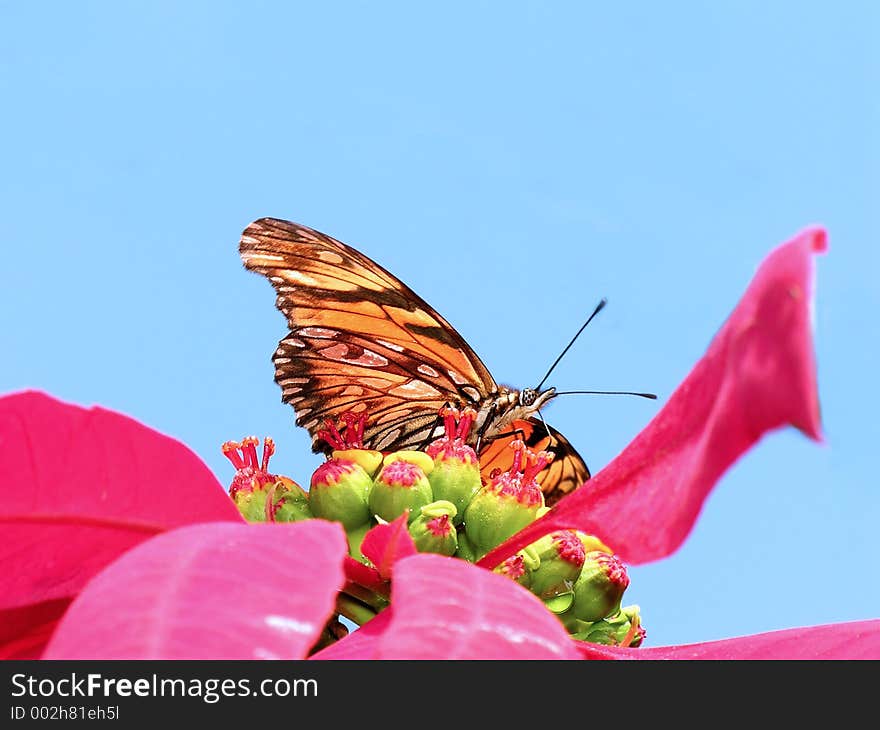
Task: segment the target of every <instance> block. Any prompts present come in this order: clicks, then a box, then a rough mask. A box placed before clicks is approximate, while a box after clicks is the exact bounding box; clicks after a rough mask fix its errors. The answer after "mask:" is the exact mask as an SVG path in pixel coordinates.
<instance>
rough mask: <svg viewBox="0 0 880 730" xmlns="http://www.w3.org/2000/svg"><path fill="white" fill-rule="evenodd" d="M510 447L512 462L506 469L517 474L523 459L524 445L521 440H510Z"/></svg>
mask: <svg viewBox="0 0 880 730" xmlns="http://www.w3.org/2000/svg"><path fill="white" fill-rule="evenodd" d="M510 448H511V449H513V464H511V465H510V469H508V470H507V471H508V473H509V474H511V475H513V474H519V473H520V466H521V465H522V459H523V451H524V450H526V451H527V449H526V445H525V444H524V443H523V442H522V441H511V442H510Z"/></svg>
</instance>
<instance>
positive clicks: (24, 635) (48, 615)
mask: <svg viewBox="0 0 880 730" xmlns="http://www.w3.org/2000/svg"><path fill="white" fill-rule="evenodd" d="M69 605H70V599H69V598H59V599H56V600H54V601H44V602H43V603H34V604H30V605H28V606H21V607H19V608H7V609H6V610H3V611H0V659H39V658H40V657H41V656H42V654H43V650H44V649H45V648H46V644H48V643H49V639H50V638H52V634H53V633H54V631H55V627H56V626H57V625H58V621H59V620H60V619H61V617H62V616H63V615H64V612H65V611H66V610H67V607H68V606H69Z"/></svg>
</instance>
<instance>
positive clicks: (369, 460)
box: [330, 449, 383, 478]
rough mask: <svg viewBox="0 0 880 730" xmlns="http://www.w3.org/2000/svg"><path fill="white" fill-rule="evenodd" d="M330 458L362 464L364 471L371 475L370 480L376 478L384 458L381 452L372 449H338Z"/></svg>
mask: <svg viewBox="0 0 880 730" xmlns="http://www.w3.org/2000/svg"><path fill="white" fill-rule="evenodd" d="M330 457H331V458H333V459H342V460H343V461H353V462H355V463H356V464H360V465H361V466H362V467H363V468H364V471H365V472H367V474H369V475H370V478H372V477H374V476H376V472H377V471H379V467H380V466H382V458H383V457H382V452H381V451H374V450H372V449H337V450H335V451H334V452H333V453H332V454H330Z"/></svg>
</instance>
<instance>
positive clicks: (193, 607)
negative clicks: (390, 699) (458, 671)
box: [0, 229, 880, 659]
mask: <svg viewBox="0 0 880 730" xmlns="http://www.w3.org/2000/svg"><path fill="white" fill-rule="evenodd" d="M825 245H826V243H825V234H824V232H823V231H821V230H820V229H809V230H807V231H804V232H803V233H801V234H800V235H798V236H797V237H795V238H794V239H792V240H791V241H789V242H787V243H786V244H783V245H782V246H781V247H779V248H778V249H777V250H776V251H774V252H773V253H772V254H771V255H770V256H769V257H768V258H767V259H766V260H765V262H764V263H763V264H762V266H761V268H760V269H759V271H758V273H757V274H756V276H755V279H754V281H753V282H752V284H751V285H750V287H749V288H748V290H747V291H746V293H745V295H744V297H743V299H742V300H741V302H740V303H739V305H738V306H737V307H736V309H735V310H734V312H733V313H732V315H731V316H730V318H729V319H728V321H727V322H726V323H725V325H724V326H723V327H722V328H721V330H720V331H719V332H718V334H717V335H716V337H715V339H714V340H713V342H712V343H711V345H710V346H709V349H708V351H707V353H706V354H705V355H704V357H703V358H702V359H701V360H700V361H699V362H698V363H697V365H696V366H695V368H694V370H693V371H692V372H691V373H690V375H688V377H687V378H686V379H685V381H684V382H683V383H682V385H681V386H680V387H679V388H678V389H677V390H676V392H675V393H674V394H673V396H672V397H671V398H670V399H669V401H668V403H667V404H666V406H665V407H664V408H663V409H662V410H661V411H660V413H658V415H657V416H656V417H655V418H654V420H653V421H652V422H651V423H650V424H649V425H648V426H647V427H646V428H645V429H644V431H643V432H642V433H641V434H639V435H638V436H637V437H636V439H635V440H634V441H633V442H632V443H631V444H630V445H629V446H628V447H627V448H626V449H624V451H623V452H622V453H621V454H620V455H619V456H618V457H617V458H616V459H614V460H613V461H612V462H611V463H610V464H609V465H608V466H607V467H606V468H605V469H603V470H602V471H600V472H599V473H597V474H596V475H595V477H594V478H593V480H591V482H589V483H588V484H587V485H586V486H585V487H584V488H582V489H579V490H577V491H575V492H574V493H573V494H571V495H569V496H568V497H566V498H565V499H563V500H561V501H560V502H559V503H558V504H557V505H556V507H555V508H554V509H553V510H551V511H550V512H548V513H547V515H545V516H544V517H543V518H541V519H539V520H537V521H535V522H533V523H532V524H531V525H529V526H528V527H527V528H525V529H524V530H522V531H521V532H520V533H518V534H516V535H514V536H513V537H512V538H510V539H509V540H508V541H507V542H505V543H503V544H502V545H501V546H499V547H498V548H496V549H495V550H493V551H492V552H490V553H489V554H488V555H487V556H486V557H485V558H484V559H483V561H481V562H482V564H483V566H484V567H477V566H475V565H472V564H469V563H467V562H466V561H463V560H459V559H455V558H446V557H442V556H438V555H424V554H413V549H412V545H411V540H410V539H409V537H408V535H407V534H406V533H405V531H404V530H403V522H400V523H399V524H395V523H391V524H388V525H382V526H380V527H379V528H374V530H373V531H372V532H371V533H369V534H368V538H364V543H363V548H364V555H365V556H366V558H367V559H368V560H370V561H372V566H370V565H365V564H364V563H361V562H358V561H355V560H353V559H352V558H351V557H350V556H349V555H348V554H347V549H346V541H345V536H344V535H343V533H342V532H341V530H340V529H339V528H338V526H336V525H333V524H330V523H326V522H322V521H320V520H308V521H306V522H302V523H296V524H276V525H271V526H266V525H247V524H244V523H243V520H242V519H241V518H240V517H239V515H238V513H237V511H236V510H235V509H234V508H233V507H232V502H231V501H230V500H229V498H228V497H227V496H226V495H225V494H224V493H223V492H224V490H223V489H222V487H220V485H219V484H218V483H217V482H216V480H215V479H214V478H213V477H212V476H211V475H210V472H208V471H207V469H206V468H205V467H204V465H202V464H201V463H200V462H199V461H198V459H197V458H196V457H195V456H194V455H192V453H191V452H189V451H188V450H187V449H186V448H185V447H184V446H182V445H181V444H179V443H177V442H175V441H173V440H172V439H168V438H167V437H164V436H161V435H159V434H156V433H155V432H152V431H150V430H149V429H147V428H145V427H143V426H141V425H139V424H137V423H135V422H133V421H131V419H127V418H125V417H124V416H120V415H118V414H112V413H110V412H108V411H104V410H102V409H91V410H86V409H82V408H79V407H76V406H71V405H67V404H62V403H60V402H58V401H55V400H54V399H51V398H49V397H48V396H45V395H42V394H37V393H24V394H16V395H12V396H8V397H6V398H3V399H0V445H2V446H4V447H5V451H6V453H7V454H12V453H15V454H17V455H18V456H19V458H16V459H7V460H6V461H5V462H4V463H3V464H2V465H0V469H2V471H0V475H2V480H0V483H4V484H15V485H16V486H17V489H16V490H7V492H12V493H13V494H12V497H11V499H8V500H7V501H6V502H5V503H3V502H0V521H2V522H3V523H4V528H5V536H7V539H6V540H5V541H4V542H3V544H2V548H0V550H3V552H2V553H0V556H2V558H3V564H4V574H3V578H2V579H0V580H2V583H0V585H2V587H3V590H2V591H0V601H2V602H0V619H2V621H0V626H3V627H4V628H3V630H2V633H0V651H3V652H5V655H6V656H39V655H41V654H42V655H44V656H47V657H52V658H65V657H78V658H83V657H91V658H102V657H108V658H109V657H114V658H120V657H128V658H133V657H150V658H160V657H169V658H170V657H174V658H180V657H202V658H207V657H209V656H210V657H221V656H222V657H242V658H243V657H247V658H259V657H287V658H295V657H303V656H307V655H308V654H309V653H310V652H314V650H315V647H316V646H320V642H321V637H322V636H324V635H326V633H327V628H326V627H327V622H328V620H331V619H332V617H333V616H335V615H336V614H337V613H338V611H339V608H340V604H339V602H340V601H341V600H342V598H341V594H340V593H339V591H340V588H342V589H345V587H346V586H360V587H364V588H366V589H367V590H370V591H375V592H376V595H379V596H381V597H382V598H383V599H385V598H386V597H387V596H388V594H389V593H390V606H389V607H388V608H386V609H385V610H384V611H382V612H381V613H379V614H378V615H376V616H375V618H372V619H371V620H369V621H368V622H366V623H365V624H364V625H363V626H362V627H361V628H360V629H358V630H357V631H355V632H353V633H352V634H350V635H349V636H347V637H345V638H343V639H342V640H340V641H337V642H336V643H333V644H332V645H330V646H329V647H328V648H325V649H323V650H321V651H319V652H317V653H316V654H315V655H314V656H315V657H316V658H397V657H419V658H453V657H454V658H504V657H511V658H524V657H533V658H538V657H544V658H550V657H552V658H579V657H583V658H601V659H617V658H649V659H652V658H856V657H878V656H880V621H862V622H855V623H847V624H837V625H832V626H820V627H812V628H809V629H791V630H786V631H781V632H774V633H771V634H763V635H760V636H753V637H741V638H738V639H729V640H726V641H721V642H709V643H704V644H695V645H690V646H682V647H657V648H650V647H648V648H639V649H625V648H620V647H616V648H612V647H602V646H598V645H595V644H587V643H584V642H577V641H574V640H573V639H571V637H570V636H569V635H568V634H567V633H566V631H565V629H564V628H563V627H562V625H561V624H560V623H559V621H558V620H557V619H556V618H555V617H554V616H553V615H552V614H551V613H550V612H548V611H547V610H546V608H545V607H544V606H543V604H542V603H541V601H540V600H539V599H538V598H537V597H535V596H534V595H533V594H532V593H530V592H529V591H527V590H526V589H525V588H523V587H521V586H520V585H518V584H517V583H515V582H514V581H511V580H509V579H508V578H506V577H504V576H500V575H497V574H494V573H492V572H491V571H488V570H485V569H484V568H485V567H491V566H493V565H497V564H498V563H500V562H501V561H502V560H503V559H504V558H505V557H507V556H509V555H512V554H513V553H515V552H516V551H517V550H519V549H520V548H521V547H523V546H525V545H526V544H529V543H531V542H533V541H534V540H535V539H537V538H538V537H540V536H541V535H544V534H548V533H550V532H553V531H556V530H559V529H568V528H577V529H580V530H584V531H586V532H589V533H590V534H593V535H597V536H599V537H600V538H601V539H602V540H603V541H604V542H605V543H606V544H608V545H610V546H612V547H613V549H614V550H615V551H616V552H617V553H618V555H620V556H621V557H623V558H624V559H625V560H627V561H629V562H636V563H637V562H644V561H647V560H653V559H657V558H660V557H663V556H665V555H668V554H669V553H671V552H672V551H674V550H675V549H676V548H677V547H678V546H679V545H680V544H681V542H682V541H683V540H684V539H685V537H686V536H687V534H688V532H689V531H690V529H691V527H692V526H693V524H694V521H695V520H696V518H697V515H698V513H699V511H700V508H701V506H702V504H703V502H704V500H705V498H706V496H707V495H708V493H709V491H710V490H711V489H712V487H713V486H714V484H715V483H716V482H717V480H718V479H719V477H720V476H721V475H722V474H723V472H724V471H725V470H726V469H727V468H728V467H729V466H730V465H731V464H732V463H733V462H734V461H735V460H736V459H737V458H738V457H739V456H740V455H741V454H742V453H743V452H744V451H745V450H747V449H748V448H749V447H750V446H751V445H753V444H754V443H755V442H756V441H757V440H758V439H759V438H761V437H762V435H764V434H765V433H766V432H768V431H770V430H772V429H775V428H778V427H780V426H783V425H785V424H792V425H794V426H796V427H797V428H799V429H801V430H802V431H804V432H805V433H806V434H807V435H808V436H810V437H812V438H819V436H820V422H819V411H818V401H817V397H816V382H815V380H816V376H815V364H814V360H813V348H812V338H811V332H810V326H809V315H810V301H811V294H812V292H811V282H812V278H811V272H812V257H813V254H814V253H817V252H820V251H822V250H824V248H825ZM7 496H9V495H7ZM187 525H190V526H187ZM8 536H11V539H10V537H8ZM218 554H219V555H222V556H223V560H222V561H220V560H218V559H217V557H216V556H217V555H218ZM389 578H390V580H389ZM342 595H344V594H342ZM370 615H372V614H370ZM368 617H369V616H368ZM120 626H127V627H131V626H134V627H136V628H137V630H136V631H131V630H127V631H120V630H119V627H120ZM132 634H136V636H134V637H133V636H132ZM334 638H335V637H334ZM47 642H48V648H47V649H46V650H45V653H43V646H44V645H45V644H46V643H47ZM316 642H317V644H316Z"/></svg>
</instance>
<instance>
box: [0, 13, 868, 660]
mask: <svg viewBox="0 0 880 730" xmlns="http://www.w3.org/2000/svg"><path fill="white" fill-rule="evenodd" d="M618 5H619V4H618ZM705 5H709V4H701V3H678V4H674V5H673V6H672V7H670V5H669V4H665V3H664V4H662V5H661V4H655V3H636V4H630V5H626V6H618V7H615V8H613V9H611V8H610V7H609V6H608V5H607V4H604V3H568V4H566V3H556V4H553V6H552V7H551V8H545V7H542V6H541V4H538V3H504V4H502V3H495V4H492V3H460V4H459V3H444V4H443V5H442V6H438V7H436V8H433V9H431V8H415V7H413V6H412V4H409V3H401V4H392V3H379V4H376V3H342V4H328V3H322V4H316V3H308V4H305V3H302V4H293V3H277V4H276V3H218V2H211V3H207V2H205V3H199V2H191V3H186V4H183V3H146V2H144V3H124V4H122V3H88V2H78V3H48V4H36V3H3V4H2V6H0V93H2V100H3V113H2V116H0V138H2V144H0V186H2V187H0V214H2V229H3V233H2V237H0V241H2V251H3V264H2V266H3V268H2V271H3V279H2V286H0V313H2V314H0V317H2V334H3V344H2V357H0V391H4V392H5V391H11V390H17V389H20V388H24V387H36V388H40V389H44V390H47V391H49V392H51V393H53V394H55V395H57V396H58V397H61V398H63V399H66V400H70V401H73V402H77V403H82V404H91V403H99V404H102V405H104V406H107V407H110V408H114V409H117V410H120V411H123V412H125V413H127V414H130V415H132V416H134V417H136V418H138V419H140V420H142V421H143V422H145V423H147V424H149V425H151V426H153V427H155V428H158V429H160V430H162V431H164V432H167V433H169V434H172V435H174V436H176V437H178V438H180V439H181V440H182V441H184V442H185V443H187V444H188V445H189V446H190V447H192V448H193V449H194V450H195V451H196V452H197V453H199V454H200V455H201V456H202V457H203V458H204V459H205V460H206V461H207V462H208V464H209V465H210V466H211V468H212V469H213V470H214V471H215V473H216V474H217V476H218V478H219V479H220V480H221V481H222V482H224V483H227V482H228V480H229V478H230V477H231V474H232V470H231V466H230V465H229V464H228V463H227V462H226V461H225V459H224V458H223V457H222V456H221V454H220V450H219V446H220V443H221V442H222V441H224V440H226V439H230V438H239V437H241V436H243V435H245V434H248V433H252V432H253V433H259V434H261V435H262V434H271V435H272V436H274V438H275V439H276V440H277V442H278V451H279V453H278V455H277V457H276V459H275V461H274V467H275V469H276V470H277V471H279V472H282V473H286V474H289V475H291V476H293V477H294V478H296V479H298V480H300V481H303V482H306V481H307V480H308V476H309V474H310V472H311V470H312V468H313V467H314V465H315V464H316V463H317V458H316V457H314V456H313V455H311V454H310V452H309V449H308V440H307V438H306V434H305V433H304V432H303V431H302V430H300V429H297V428H296V427H294V425H293V413H292V411H291V410H290V409H289V408H288V407H286V406H283V405H282V404H281V403H280V391H279V389H278V387H277V386H276V385H275V383H274V382H273V380H272V375H273V368H272V365H271V363H270V356H271V353H272V351H273V349H274V347H275V343H276V341H277V340H278V339H279V337H280V336H281V335H282V334H283V333H284V329H285V327H284V321H283V318H282V316H281V315H280V314H279V313H278V312H277V311H276V310H275V308H274V306H273V300H274V296H273V293H272V291H271V289H270V287H269V285H268V284H267V283H266V282H265V281H264V280H262V279H261V278H259V277H257V276H254V275H252V274H249V273H247V272H246V271H245V270H244V269H243V268H242V266H241V264H240V261H239V258H238V253H237V243H238V237H239V234H240V232H241V230H242V229H243V228H244V227H245V226H246V225H247V224H248V223H249V222H250V221H251V220H253V219H255V218H258V217H261V216H266V215H269V216H276V217H281V218H288V219H292V220H296V221H298V222H301V223H305V224H306V225H309V226H312V227H315V228H318V229H319V230H323V231H325V232H327V233H329V234H331V235H333V236H335V237H337V238H339V239H341V240H343V241H346V242H348V243H350V244H352V245H354V246H356V247H358V248H360V249H361V250H363V251H364V252H365V253H367V254H368V255H370V256H372V257H373V258H375V259H376V260H377V261H379V262H381V263H382V264H383V265H384V266H386V267H387V268H389V269H390V270H391V271H393V272H394V273H395V274H397V275H398V276H399V277H400V278H401V279H403V280H404V281H405V282H407V283H409V284H410V285H411V286H412V288H414V289H415V290H416V291H417V292H419V293H420V294H421V295H422V296H423V297H424V298H425V299H427V300H428V301H429V302H430V303H431V304H433V305H434V306H435V307H436V308H437V309H438V310H439V311H440V312H441V313H443V314H444V315H445V316H446V317H447V318H448V319H449V320H450V321H451V322H452V323H453V324H455V325H456V326H457V328H458V329H459V330H460V331H461V333H462V334H463V335H464V337H465V338H466V339H467V340H468V341H469V342H470V343H471V344H472V345H473V347H474V349H475V350H476V351H477V352H478V353H480V355H481V356H482V357H483V359H484V361H485V362H486V363H487V365H488V366H489V367H490V369H491V370H492V371H493V373H494V375H495V377H496V378H497V379H498V380H499V381H501V382H507V383H510V384H512V385H516V386H520V387H521V386H525V385H532V384H534V383H535V382H536V381H537V380H538V379H539V378H540V376H541V375H542V374H543V372H544V371H545V370H546V368H547V366H548V365H549V363H550V362H551V361H552V360H553V358H554V357H555V356H556V355H557V354H558V352H559V351H560V349H561V348H562V346H563V345H564V344H565V342H566V341H567V340H568V338H569V337H570V336H571V335H572V334H573V333H574V331H575V330H576V329H577V327H578V326H579V325H580V324H581V322H582V321H583V319H584V317H585V315H586V314H587V313H588V312H589V311H590V310H591V308H592V307H593V305H594V304H595V303H596V301H597V300H598V299H599V298H600V297H602V296H607V297H608V298H609V302H610V304H609V307H608V308H607V310H606V311H605V312H603V314H602V315H601V316H600V317H599V319H598V320H597V321H596V322H595V323H594V324H593V325H591V326H590V328H589V329H588V331H587V332H586V333H585V334H584V336H583V338H582V340H580V341H579V342H578V343H577V345H576V346H575V347H574V348H573V349H572V350H571V352H570V353H569V355H568V356H567V357H566V359H565V360H564V361H563V363H562V364H561V365H560V367H559V368H558V370H557V371H556V373H555V374H554V376H553V378H552V384H553V385H556V386H557V387H558V388H564V389H572V388H593V389H598V388H613V389H618V388H625V389H638V390H653V391H656V392H657V393H659V394H660V395H661V398H665V397H666V396H668V395H669V394H670V393H671V392H672V390H673V389H674V388H675V386H676V385H677V384H678V383H679V382H680V381H681V379H682V378H683V377H684V376H685V375H686V374H687V372H688V371H689V369H690V368H691V366H692V365H693V364H694V362H696V360H697V358H698V357H699V356H700V354H701V353H702V352H703V351H704V349H705V347H706V345H707V344H708V342H709V340H710V339H711V336H712V334H713V333H714V332H715V330H716V329H717V327H718V326H719V325H720V324H721V322H722V321H723V320H724V318H725V317H726V315H727V314H728V313H729V311H730V310H731V308H732V307H733V306H734V304H735V302H736V301H737V299H738V298H739V296H740V294H741V293H742V291H743V290H744V288H745V286H746V284H747V283H748V281H749V279H750V277H751V275H752V273H753V272H754V270H755V267H756V266H757V264H758V263H759V261H760V260H761V259H762V257H763V256H764V255H765V254H766V253H767V252H768V251H769V250H770V249H771V248H772V247H773V246H775V245H776V244H777V243H779V242H781V241H783V240H785V239H787V238H789V237H790V236H792V235H793V234H794V233H796V232H797V231H798V230H799V229H801V228H802V227H803V226H805V225H807V224H810V223H822V224H824V225H825V226H827V227H828V229H829V232H830V241H831V251H830V253H829V255H827V256H826V257H823V258H821V259H820V260H819V261H818V264H819V266H818V269H819V277H818V281H819V288H818V300H817V325H818V326H817V349H818V362H819V377H820V393H821V401H822V407H823V417H824V424H825V429H826V433H827V444H826V445H825V446H821V447H820V446H816V445H814V444H813V443H811V442H809V441H808V440H807V439H806V438H804V437H803V436H801V435H800V434H799V433H797V432H795V431H793V430H791V429H788V430H785V431H781V432H778V433H775V434H773V435H771V436H769V437H768V438H766V439H765V440H764V441H763V442H762V443H761V444H760V445H759V446H758V447H757V448H756V449H755V450H753V451H752V452H751V453H749V454H748V455H747V456H746V458H744V459H743V460H742V461H740V462H739V463H738V464H737V465H736V466H735V468H733V469H732V470H731V471H730V472H729V473H728V474H727V475H726V476H725V477H724V479H723V480H722V482H721V483H720V485H719V486H718V488H717V490H716V491H715V493H714V494H713V495H712V496H711V498H710V499H709V500H708V502H707V503H706V505H705V508H704V510H703V513H702V515H701V517H700V519H699V522H698V524H697V526H696V528H695V530H694V531H693V533H692V534H691V536H690V538H689V539H688V541H687V542H686V544H685V545H684V547H683V548H682V549H681V550H679V551H678V552H677V553H676V554H675V555H673V556H672V557H670V558H668V559H666V560H663V561H660V562H657V563H654V564H650V565H647V566H642V567H637V568H633V569H632V570H631V577H632V586H631V588H630V590H629V592H628V593H627V599H628V602H638V603H639V604H640V605H641V606H642V610H643V614H644V620H645V624H646V626H647V629H648V637H649V643H650V644H652V645H659V644H666V643H683V642H691V641H699V640H707V639H714V638H721V637H727V636H735V635H740V634H746V633H754V632H760V631H766V630H771V629H777V628H785V627H791V626H798V625H809V624H820V623H825V622H834V621H843V620H850V619H863V618H871V617H880V585H878V581H877V563H878V559H880V535H878V533H877V524H878V517H880V489H878V479H877V476H876V465H875V460H876V456H877V453H878V440H880V439H878V436H880V434H878V428H877V425H876V424H877V414H878V406H880V397H878V393H877V373H878V365H880V362H878V355H880V348H878V342H880V337H878V335H880V326H878V317H877V313H878V310H880V294H878V286H877V283H876V282H877V271H878V264H880V255H878V249H877V246H876V243H877V240H878V236H877V234H878V215H877V209H878V206H877V200H878V197H880V195H878V194H880V184H878V183H880V175H878V171H880V164H878V163H880V136H878V132H877V130H878V129H880V106H878V95H877V93H876V92H877V89H878V88H880V52H878V45H877V43H876V38H877V34H878V29H880V22H878V21H880V13H878V10H877V5H876V4H873V3H868V2H864V3H854V2H850V3H835V4H833V6H832V5H831V4H827V3H804V2H777V3H773V4H772V5H771V4H768V3H763V2H736V3H732V2H728V3H716V4H712V7H705ZM657 408H659V405H658V404H657V403H652V402H649V401H643V400H639V399H627V398H612V397H587V396H577V397H574V396H573V397H571V398H569V399H567V400H566V399H560V400H558V401H556V402H555V403H553V404H552V406H551V407H550V408H549V409H548V411H547V414H546V415H547V418H548V420H549V421H550V422H551V423H552V424H553V425H555V426H556V427H557V428H559V429H560V430H561V431H562V432H563V433H565V434H566V435H567V436H568V437H569V438H570V440H571V441H573V442H574V444H575V445H576V446H577V447H578V449H579V450H580V451H581V452H582V453H583V454H584V455H585V456H586V458H587V461H588V463H589V464H590V465H591V467H592V468H593V470H594V472H595V471H597V470H598V469H599V468H601V467H602V466H603V465H604V464H606V463H607V462H608V461H609V460H610V459H611V458H612V457H613V456H614V455H615V454H616V453H618V452H619V451H620V450H621V449H622V448H623V447H624V446H625V445H626V444H627V443H628V442H629V441H630V439H631V438H632V437H633V436H634V435H635V434H636V433H638V431H639V430H640V429H641V428H642V427H643V426H644V425H645V424H646V423H647V422H648V421H649V419H650V418H651V417H652V416H653V415H654V413H655V412H656V410H657ZM5 458H15V457H14V455H11V454H7V455H6V456H5Z"/></svg>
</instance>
